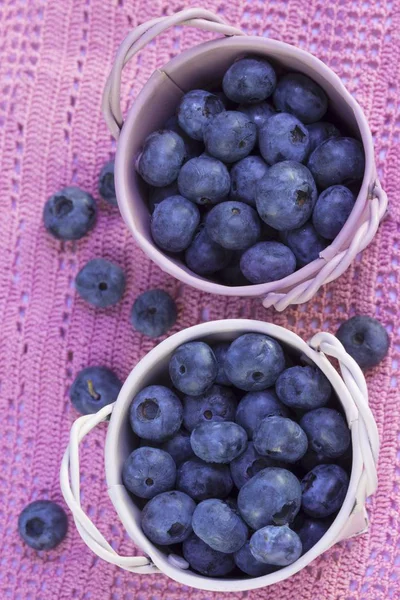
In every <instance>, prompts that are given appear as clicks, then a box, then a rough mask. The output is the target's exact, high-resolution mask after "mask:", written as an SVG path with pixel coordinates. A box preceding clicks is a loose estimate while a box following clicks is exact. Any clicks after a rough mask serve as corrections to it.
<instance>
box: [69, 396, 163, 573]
mask: <svg viewBox="0 0 400 600" xmlns="http://www.w3.org/2000/svg"><path fill="white" fill-rule="evenodd" d="M113 406H114V405H113V404H109V405H108V406H104V408H102V409H101V410H99V411H98V412H97V413H95V414H94V415H86V416H83V417H80V418H79V419H77V420H76V421H75V423H74V424H73V426H72V428H71V434H70V440H69V445H68V447H67V449H66V451H65V454H64V457H63V460H62V463H61V470H60V485H61V491H62V493H63V496H64V499H65V502H66V503H67V505H68V507H69V508H70V510H71V512H72V515H73V518H74V521H75V525H76V528H77V530H78V532H79V534H80V536H81V538H82V539H83V541H84V542H85V544H86V545H87V546H88V547H89V548H90V549H91V550H92V552H94V554H96V555H97V556H99V557H100V558H102V559H103V560H105V561H107V562H109V563H111V564H113V565H117V566H118V567H121V568H122V569H125V570H126V571H131V573H140V574H148V573H159V570H158V569H157V567H155V565H153V563H152V562H151V560H150V559H149V558H147V557H146V556H120V555H119V554H118V553H117V552H115V550H114V549H113V548H112V547H111V546H110V544H109V543H108V542H107V540H106V539H105V538H104V536H103V535H102V534H101V533H100V531H99V530H98V529H97V527H96V526H95V525H94V524H93V523H92V521H91V520H90V519H89V517H88V516H87V514H86V513H85V512H84V511H83V510H82V507H81V502H80V468H79V444H80V443H81V441H82V440H83V438H84V437H85V435H87V434H88V433H89V432H90V431H91V430H92V429H93V428H94V427H96V426H97V425H98V424H99V423H101V421H105V420H106V419H107V417H108V416H109V415H110V414H111V413H112V410H113Z"/></svg>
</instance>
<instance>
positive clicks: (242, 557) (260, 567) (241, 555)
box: [234, 542, 276, 577]
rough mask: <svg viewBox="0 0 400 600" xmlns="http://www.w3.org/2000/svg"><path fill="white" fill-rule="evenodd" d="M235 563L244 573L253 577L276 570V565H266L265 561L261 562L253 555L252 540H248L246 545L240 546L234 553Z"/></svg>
mask: <svg viewBox="0 0 400 600" xmlns="http://www.w3.org/2000/svg"><path fill="white" fill-rule="evenodd" d="M234 559H235V564H236V566H237V567H239V569H240V570H241V571H243V573H246V575H250V576H251V577H262V576H263V575H268V574H269V573H273V572H274V571H275V570H276V567H275V566H274V565H266V564H265V563H264V562H260V561H259V560H257V559H256V558H254V556H253V555H252V553H251V551H250V542H246V543H245V544H244V546H242V547H241V548H240V550H238V551H237V552H235V554H234Z"/></svg>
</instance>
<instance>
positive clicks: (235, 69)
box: [222, 57, 276, 104]
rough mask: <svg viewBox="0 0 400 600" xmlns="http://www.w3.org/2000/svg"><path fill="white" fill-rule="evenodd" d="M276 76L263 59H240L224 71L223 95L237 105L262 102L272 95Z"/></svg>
mask: <svg viewBox="0 0 400 600" xmlns="http://www.w3.org/2000/svg"><path fill="white" fill-rule="evenodd" d="M275 86H276V74H275V70H274V68H273V67H272V66H271V65H270V63H269V62H268V61H266V60H264V59H263V58H251V57H249V58H242V59H240V60H237V61H236V62H234V63H233V65H231V66H230V67H229V69H228V70H227V71H226V73H225V75H224V77H223V80H222V89H223V90H224V93H225V95H226V96H227V97H228V98H229V99H230V100H232V101H233V102H237V103H238V104H240V103H242V104H255V103H256V102H262V101H263V100H265V99H266V98H268V97H269V96H271V94H272V93H273V91H274V89H275Z"/></svg>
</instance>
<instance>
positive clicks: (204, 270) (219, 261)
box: [185, 226, 232, 275]
mask: <svg viewBox="0 0 400 600" xmlns="http://www.w3.org/2000/svg"><path fill="white" fill-rule="evenodd" d="M231 259H232V251H231V250H227V248H222V246H220V245H219V244H216V243H215V242H214V241H213V240H212V239H211V238H210V236H209V235H208V233H207V231H206V229H205V227H204V226H203V227H200V228H199V229H198V232H197V234H196V235H195V237H194V239H193V242H192V243H191V244H190V246H189V248H188V249H187V250H186V252H185V260H186V264H187V266H188V267H189V269H190V270H191V271H193V272H194V273H197V274H198V275H212V274H213V273H216V272H217V271H220V270H221V269H224V268H225V267H227V266H228V264H229V263H230V261H231Z"/></svg>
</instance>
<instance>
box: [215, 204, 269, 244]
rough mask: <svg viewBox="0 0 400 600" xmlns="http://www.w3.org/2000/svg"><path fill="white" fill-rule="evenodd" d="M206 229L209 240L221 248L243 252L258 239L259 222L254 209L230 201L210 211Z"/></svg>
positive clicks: (259, 231) (259, 233) (259, 232)
mask: <svg viewBox="0 0 400 600" xmlns="http://www.w3.org/2000/svg"><path fill="white" fill-rule="evenodd" d="M206 229H207V233H208V235H209V236H210V238H211V239H212V240H213V241H214V242H215V243H216V244H219V245H220V246H222V247H223V248H227V249H228V250H244V249H245V248H250V246H253V245H254V244H255V243H256V242H257V241H258V240H259V239H260V235H261V222H260V219H259V217H258V214H257V212H256V211H255V210H254V208H251V206H249V205H248V204H244V202H236V201H235V200H230V201H228V202H221V204H218V205H217V206H214V208H212V209H211V210H210V212H209V213H208V215H207V219H206Z"/></svg>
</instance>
